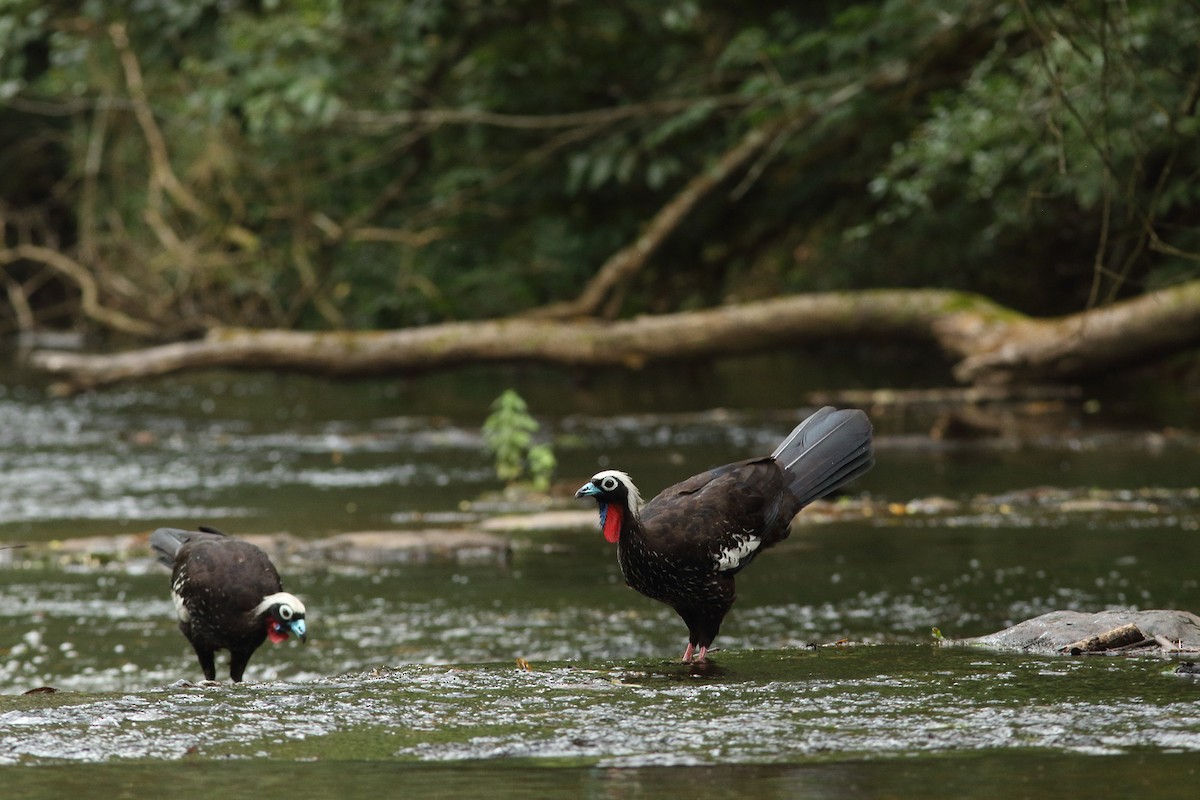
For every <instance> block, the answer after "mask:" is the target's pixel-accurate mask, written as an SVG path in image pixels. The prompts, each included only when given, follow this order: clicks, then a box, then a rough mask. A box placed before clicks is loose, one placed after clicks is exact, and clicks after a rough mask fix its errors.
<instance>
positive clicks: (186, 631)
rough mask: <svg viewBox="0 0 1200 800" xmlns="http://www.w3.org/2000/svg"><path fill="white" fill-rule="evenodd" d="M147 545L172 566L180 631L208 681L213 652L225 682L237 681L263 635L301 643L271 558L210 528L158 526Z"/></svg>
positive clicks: (290, 601)
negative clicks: (224, 666)
mask: <svg viewBox="0 0 1200 800" xmlns="http://www.w3.org/2000/svg"><path fill="white" fill-rule="evenodd" d="M150 545H151V547H152V548H153V549H154V551H155V552H156V553H157V555H158V560H159V561H160V562H162V563H163V564H165V565H167V566H169V567H171V570H172V571H171V599H172V600H174V601H175V611H176V613H177V614H178V616H179V629H180V630H181V631H183V635H184V636H185V637H187V640H188V641H189V642H191V644H192V648H193V649H194V650H195V651H196V658H197V659H199V661H200V668H201V669H202V670H204V677H205V678H206V679H207V680H210V681H211V680H215V679H216V665H215V663H214V658H215V654H216V651H217V650H228V651H229V677H230V679H232V680H233V681H234V682H235V683H237V682H239V681H241V680H242V675H243V674H244V673H245V671H246V664H247V663H249V661H250V656H252V655H254V651H255V650H257V649H258V648H259V647H260V646H261V645H262V643H263V642H264V641H266V639H267V638H268V637H270V639H271V641H274V642H281V641H284V640H285V639H287V638H288V634H295V635H296V636H299V637H300V639H301V640H305V639H306V638H307V627H306V623H305V619H304V616H305V609H304V604H303V603H302V602H300V600H299V599H298V598H297V597H295V596H294V595H291V594H288V593H287V592H285V591H283V584H282V582H281V581H280V579H279V573H278V572H277V571H276V570H275V565H274V564H272V563H271V559H269V558H268V557H267V554H266V553H264V552H263V551H262V550H260V549H258V548H257V547H255V546H254V545H252V544H250V543H249V542H243V541H241V540H240V539H235V538H233V537H232V536H226V535H225V534H223V533H221V532H220V531H217V530H214V529H212V528H201V529H200V530H199V531H184V530H178V529H176V528H159V529H158V530H156V531H155V532H154V533H152V534H151V535H150Z"/></svg>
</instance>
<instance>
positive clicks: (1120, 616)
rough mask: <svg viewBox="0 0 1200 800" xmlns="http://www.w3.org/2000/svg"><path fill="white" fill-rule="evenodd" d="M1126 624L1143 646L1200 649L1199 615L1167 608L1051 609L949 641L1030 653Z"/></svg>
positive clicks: (1060, 648)
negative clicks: (1139, 636)
mask: <svg viewBox="0 0 1200 800" xmlns="http://www.w3.org/2000/svg"><path fill="white" fill-rule="evenodd" d="M1127 625H1134V626H1136V627H1137V629H1138V630H1139V631H1141V633H1142V634H1143V635H1144V636H1145V638H1146V639H1147V640H1150V643H1149V644H1148V645H1147V647H1149V648H1152V649H1153V650H1156V651H1172V652H1178V651H1193V650H1197V651H1200V617H1198V616H1196V615H1195V614H1193V613H1191V612H1190V611H1174V610H1169V609H1156V610H1150V611H1099V612H1096V613H1092V614H1088V613H1084V612H1082V611H1051V612H1050V613H1048V614H1042V615H1041V616H1040V617H1034V618H1033V619H1027V620H1025V621H1024V622H1020V623H1018V624H1016V625H1013V626H1012V627H1011V628H1006V629H1005V630H1002V631H998V632H996V633H990V634H988V635H987V636H975V637H972V638H969V639H956V640H953V641H951V642H949V644H960V645H974V646H977V647H994V648H997V649H1000V650H1024V651H1026V652H1033V653H1058V652H1060V651H1064V650H1065V649H1066V648H1069V647H1071V646H1072V645H1076V644H1078V643H1079V642H1081V641H1084V640H1087V639H1091V638H1093V637H1103V636H1104V635H1105V634H1107V633H1110V632H1111V631H1113V630H1115V629H1117V628H1121V627H1123V626H1127ZM1133 644H1137V643H1136V642H1134V643H1133ZM1139 652H1144V651H1143V650H1139Z"/></svg>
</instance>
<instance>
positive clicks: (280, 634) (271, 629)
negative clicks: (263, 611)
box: [267, 620, 288, 644]
mask: <svg viewBox="0 0 1200 800" xmlns="http://www.w3.org/2000/svg"><path fill="white" fill-rule="evenodd" d="M267 638H268V639H270V640H271V641H272V642H273V643H275V644H279V643H280V642H286V641H287V638H288V635H287V631H285V630H284V629H283V626H282V625H280V624H279V623H278V622H276V621H275V620H270V621H269V622H267Z"/></svg>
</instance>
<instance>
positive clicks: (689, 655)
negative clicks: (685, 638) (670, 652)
mask: <svg viewBox="0 0 1200 800" xmlns="http://www.w3.org/2000/svg"><path fill="white" fill-rule="evenodd" d="M695 649H696V646H695V645H694V644H692V643H691V642H688V646H687V649H686V650H684V651H683V661H684V663H685V664H686V663H687V662H689V661H691V660H692V653H693V652H694V651H695Z"/></svg>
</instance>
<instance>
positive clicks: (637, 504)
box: [592, 469, 642, 514]
mask: <svg viewBox="0 0 1200 800" xmlns="http://www.w3.org/2000/svg"><path fill="white" fill-rule="evenodd" d="M605 478H612V479H614V480H616V481H619V482H620V483H622V484H624V485H625V491H626V492H628V493H629V509H630V510H631V511H633V513H634V514H639V513H641V511H642V493H641V492H639V491H638V488H637V487H636V486H634V485H633V479H632V478H630V477H629V474H628V473H625V472H621V470H619V469H606V470H604V471H603V472H597V473H596V474H595V475H593V476H592V481H593V482H597V481H598V482H599V483H600V486H601V488H604V479H605Z"/></svg>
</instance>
